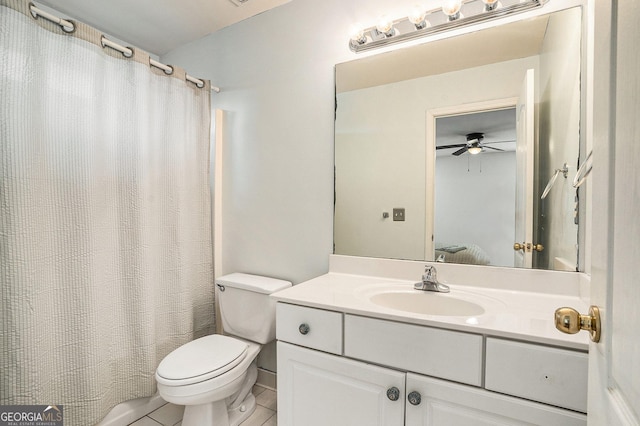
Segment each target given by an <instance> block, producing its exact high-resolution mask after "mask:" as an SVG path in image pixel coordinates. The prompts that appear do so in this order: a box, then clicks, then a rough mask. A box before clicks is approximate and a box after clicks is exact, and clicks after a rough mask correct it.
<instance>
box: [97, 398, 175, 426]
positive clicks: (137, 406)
mask: <svg viewBox="0 0 640 426" xmlns="http://www.w3.org/2000/svg"><path fill="white" fill-rule="evenodd" d="M164 404H166V401H165V400H164V399H162V397H160V395H159V394H155V395H154V396H151V397H149V398H138V399H132V400H130V401H125V402H123V403H121V404H118V405H116V406H115V407H113V409H112V410H111V411H109V414H107V415H106V416H105V418H104V419H102V421H101V422H100V423H98V424H97V425H96V426H122V425H128V424H130V423H133V422H135V421H136V420H138V419H139V418H141V417H144V416H146V415H147V414H149V413H150V412H152V411H154V410H157V409H158V408H160V407H162V406H163V405H164Z"/></svg>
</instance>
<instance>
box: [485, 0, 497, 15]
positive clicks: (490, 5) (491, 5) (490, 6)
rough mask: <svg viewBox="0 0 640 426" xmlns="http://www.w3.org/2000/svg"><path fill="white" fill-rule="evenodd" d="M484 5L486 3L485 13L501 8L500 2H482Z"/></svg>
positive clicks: (486, 0) (491, 0) (488, 0)
mask: <svg viewBox="0 0 640 426" xmlns="http://www.w3.org/2000/svg"><path fill="white" fill-rule="evenodd" d="M482 3H484V11H485V12H489V11H491V10H496V9H497V8H499V7H500V2H499V1H498V0H482Z"/></svg>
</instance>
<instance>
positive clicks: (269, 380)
mask: <svg viewBox="0 0 640 426" xmlns="http://www.w3.org/2000/svg"><path fill="white" fill-rule="evenodd" d="M276 377H277V375H276V373H274V372H273V371H269V370H265V369H263V368H258V380H256V384H257V385H260V386H263V387H265V388H269V389H273V390H276V389H277V388H278V383H277V380H276Z"/></svg>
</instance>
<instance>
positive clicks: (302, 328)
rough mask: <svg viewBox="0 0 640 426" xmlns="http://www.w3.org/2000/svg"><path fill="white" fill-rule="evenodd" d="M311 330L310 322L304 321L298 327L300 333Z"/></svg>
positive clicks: (306, 332)
mask: <svg viewBox="0 0 640 426" xmlns="http://www.w3.org/2000/svg"><path fill="white" fill-rule="evenodd" d="M310 330H311V328H309V324H305V323H302V324H300V326H299V327H298V331H299V332H300V334H308V333H309V331H310Z"/></svg>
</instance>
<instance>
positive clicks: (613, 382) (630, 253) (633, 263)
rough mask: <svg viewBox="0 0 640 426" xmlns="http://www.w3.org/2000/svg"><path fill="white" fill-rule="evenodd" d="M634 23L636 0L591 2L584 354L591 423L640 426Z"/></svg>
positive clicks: (638, 36) (639, 8)
mask: <svg viewBox="0 0 640 426" xmlns="http://www.w3.org/2000/svg"><path fill="white" fill-rule="evenodd" d="M639 20H640V4H639V2H638V1H637V0H636V1H616V2H614V1H598V2H595V34H596V36H595V55H594V76H593V81H594V100H593V106H594V107H593V108H594V109H593V111H594V129H593V130H594V137H593V140H594V152H593V159H594V160H593V173H592V174H591V177H590V179H589V180H588V181H587V183H588V184H589V185H592V190H593V197H592V198H593V203H592V204H593V206H594V209H593V220H592V223H593V226H592V229H593V238H592V241H593V242H592V261H591V262H592V267H591V270H592V277H591V283H592V286H591V301H592V304H594V305H597V306H598V307H599V308H600V309H601V311H602V313H603V326H602V337H601V340H600V342H599V343H592V344H591V346H590V348H589V406H588V410H589V424H592V425H638V424H640V368H638V365H639V364H638V363H639V361H638V354H640V310H638V306H640V274H639V270H638V259H640V243H638V236H639V235H640V221H639V220H638V217H637V214H638V211H640V175H639V173H638V165H640V145H639V144H638V141H640V125H639V123H638V117H640V84H639V83H638V75H637V70H638V69H639V68H640V55H638V53H637V41H638V40H640V27H638V24H637V23H638V21H639ZM610 34H611V35H613V36H612V37H611V38H609V37H608V35H610ZM610 54H611V55H610ZM610 57H612V58H614V59H615V61H610V60H609V58H610ZM616 65H617V66H616Z"/></svg>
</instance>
